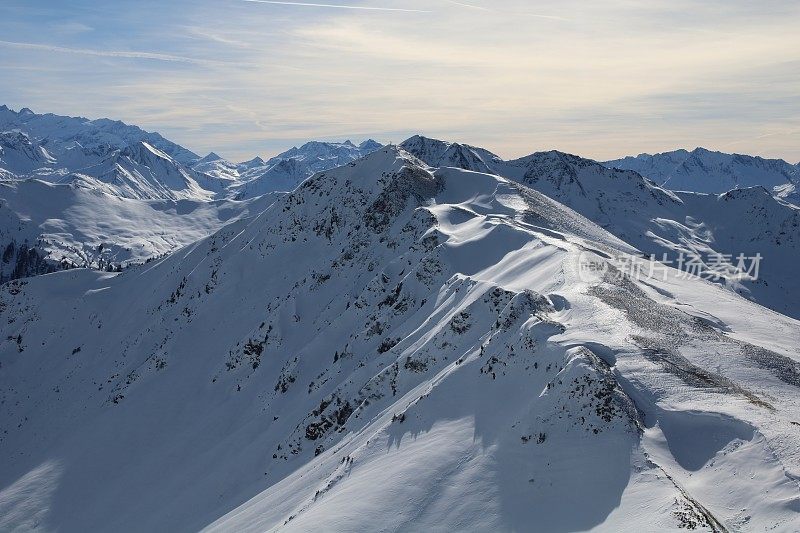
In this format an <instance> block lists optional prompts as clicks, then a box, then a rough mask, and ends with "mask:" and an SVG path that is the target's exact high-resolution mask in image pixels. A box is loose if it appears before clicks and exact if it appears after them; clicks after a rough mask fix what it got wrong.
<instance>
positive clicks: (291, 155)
mask: <svg viewBox="0 0 800 533" xmlns="http://www.w3.org/2000/svg"><path fill="white" fill-rule="evenodd" d="M381 146H382V145H381V144H380V143H378V142H376V141H373V140H372V139H368V140H366V141H364V142H362V143H361V144H359V145H355V144H353V143H352V142H350V141H345V142H343V143H331V142H321V141H311V142H307V143H305V144H304V145H302V146H300V147H299V148H298V147H294V148H291V149H290V150H287V151H285V152H283V153H281V154H278V155H276V156H275V157H272V158H270V159H269V160H268V161H267V162H263V161H260V164H259V162H258V161H256V160H251V161H247V162H245V163H240V164H239V165H238V167H239V174H238V175H239V179H240V182H239V183H237V184H235V185H233V186H232V187H231V191H232V192H233V194H234V196H235V197H236V198H238V199H245V198H254V197H256V196H260V195H262V194H267V193H271V192H279V191H284V192H286V191H291V190H292V189H294V188H295V187H297V185H299V184H300V182H302V181H303V180H304V179H306V178H308V177H309V176H311V175H312V174H314V173H316V172H322V171H325V170H328V169H331V168H335V167H339V166H342V165H346V164H348V163H350V162H352V161H355V160H356V159H359V158H361V157H363V156H365V155H367V154H370V153H372V152H374V151H375V150H378V149H379V148H381Z"/></svg>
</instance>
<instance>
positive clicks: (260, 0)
mask: <svg viewBox="0 0 800 533" xmlns="http://www.w3.org/2000/svg"><path fill="white" fill-rule="evenodd" d="M244 1H245V2H256V3H259V4H277V5H282V6H302V7H327V8H334V9H361V10H366V11H402V12H405V13H431V12H430V11H426V10H424V9H402V8H399V7H370V6H345V5H341V4H312V3H310V2H279V1H277V0H244Z"/></svg>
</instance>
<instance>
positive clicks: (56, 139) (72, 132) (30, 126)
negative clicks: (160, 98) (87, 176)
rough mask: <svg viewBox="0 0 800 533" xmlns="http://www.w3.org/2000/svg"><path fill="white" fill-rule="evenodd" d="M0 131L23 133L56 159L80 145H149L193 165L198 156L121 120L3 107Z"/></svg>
mask: <svg viewBox="0 0 800 533" xmlns="http://www.w3.org/2000/svg"><path fill="white" fill-rule="evenodd" d="M0 131H21V132H24V133H26V134H27V135H28V136H29V137H30V138H32V139H36V140H37V141H39V143H40V144H41V145H42V146H43V147H45V148H46V149H47V150H48V151H49V152H50V153H51V154H53V156H55V157H59V156H61V155H62V153H63V151H64V150H68V149H70V148H72V147H74V146H76V145H80V146H82V147H83V148H85V149H87V150H99V151H105V150H107V149H108V148H109V147H110V148H111V149H113V150H121V149H124V148H126V147H128V146H131V145H134V144H137V143H142V142H143V143H147V144H149V145H150V146H153V147H155V148H156V149H158V150H160V151H161V152H164V153H165V154H167V155H168V156H169V157H171V158H173V159H175V160H176V161H179V162H181V163H184V164H185V163H190V162H192V161H195V160H197V159H198V158H199V156H198V155H197V154H195V153H193V152H191V151H190V150H187V149H186V148H184V147H182V146H179V145H177V144H175V143H173V142H171V141H168V140H167V139H165V138H164V137H162V136H161V135H159V134H158V133H150V132H146V131H144V130H142V129H141V128H138V127H136V126H129V125H128V124H125V123H124V122H120V121H119V120H109V119H105V118H104V119H98V120H89V119H87V118H83V117H65V116H60V115H54V114H52V113H46V114H37V113H34V112H33V111H31V110H30V109H28V108H24V109H22V110H20V111H18V112H16V111H13V110H11V109H9V108H8V107H7V106H5V105H0Z"/></svg>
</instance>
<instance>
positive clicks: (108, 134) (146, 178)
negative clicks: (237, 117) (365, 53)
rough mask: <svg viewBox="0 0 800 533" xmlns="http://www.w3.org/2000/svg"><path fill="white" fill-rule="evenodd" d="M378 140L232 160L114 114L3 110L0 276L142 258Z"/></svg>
mask: <svg viewBox="0 0 800 533" xmlns="http://www.w3.org/2000/svg"><path fill="white" fill-rule="evenodd" d="M379 147H380V145H379V144H378V143H376V142H375V141H365V142H363V143H362V144H360V145H359V146H356V145H354V144H353V143H351V142H349V141H347V142H345V143H325V142H310V143H307V144H306V145H304V146H301V147H300V148H293V149H291V150H289V151H287V152H285V153H282V154H279V155H278V156H275V157H273V158H271V159H270V160H269V161H266V162H265V161H264V160H262V159H261V158H258V157H256V158H254V159H252V160H250V161H247V162H244V163H238V164H235V163H230V162H228V161H225V160H224V159H222V158H221V157H219V156H218V155H216V154H213V153H212V154H209V155H208V156H206V157H204V158H200V157H199V156H197V155H196V154H194V153H193V152H191V151H189V150H187V149H185V148H183V147H181V146H179V145H177V144H175V143H173V142H171V141H168V140H166V139H164V138H163V137H162V136H161V135H159V134H157V133H148V132H145V131H143V130H142V129H140V128H138V127H136V126H129V125H126V124H124V123H122V122H119V121H112V120H108V119H101V120H88V119H86V118H80V117H64V116H59V115H53V114H49V113H48V114H44V115H40V114H36V113H34V112H33V111H31V110H29V109H22V110H21V111H19V112H16V111H13V110H11V109H9V108H8V107H7V106H5V105H4V106H0V252H2V253H3V257H2V263H0V282H2V281H7V280H9V279H17V278H21V277H25V276H31V275H37V274H43V273H48V272H52V271H55V270H60V269H64V268H72V267H76V266H78V267H83V266H86V267H91V268H99V269H101V270H119V269H121V268H123V267H126V266H128V265H131V264H136V263H141V262H145V261H147V260H149V259H153V258H155V257H158V256H160V255H163V254H165V253H168V252H171V251H173V250H175V249H177V248H179V247H181V246H185V245H187V244H190V243H193V242H195V241H197V240H198V239H200V238H203V237H206V236H208V235H210V234H211V233H213V232H215V231H217V230H218V229H220V228H221V227H222V226H224V225H225V224H226V223H228V222H231V221H233V220H236V219H238V218H241V217H245V216H251V215H254V214H256V213H258V212H260V211H261V210H263V208H264V207H266V206H267V205H269V203H271V201H272V200H273V199H274V197H276V196H278V195H280V194H283V193H285V192H287V191H290V190H292V189H293V188H294V187H296V186H297V184H298V183H300V182H301V181H302V180H304V179H305V178H307V177H309V176H310V175H311V174H313V173H314V172H317V171H320V170H327V169H329V168H332V167H335V166H339V165H342V164H345V163H349V162H350V161H353V160H354V159H357V158H359V157H361V156H362V155H365V154H367V153H369V152H370V151H372V150H375V149H377V148H379Z"/></svg>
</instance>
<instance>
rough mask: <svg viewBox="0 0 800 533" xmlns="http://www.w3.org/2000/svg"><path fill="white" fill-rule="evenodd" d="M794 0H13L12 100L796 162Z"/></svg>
mask: <svg viewBox="0 0 800 533" xmlns="http://www.w3.org/2000/svg"><path fill="white" fill-rule="evenodd" d="M798 22H800V3H798V2H796V1H791V0H765V1H762V2H759V3H755V2H750V1H745V0H710V1H704V2H695V1H688V0H673V1H666V0H653V1H650V2H647V5H642V4H640V3H637V2H632V1H630V0H598V1H596V2H591V3H589V2H581V1H578V0H565V1H559V2H556V1H550V0H543V1H521V0H494V1H488V0H465V1H463V2H462V1H454V0H428V1H422V0H363V1H354V0H337V1H333V0H331V1H330V2H327V1H325V2H319V3H317V2H293V1H286V2H277V1H267V0H217V1H209V0H198V1H192V2H190V1H188V0H176V1H173V2H169V3H165V2H157V1H153V0H138V1H136V2H133V1H130V0H119V1H117V2H113V3H112V2H103V3H101V2H96V1H89V0H73V1H55V0H6V1H5V2H3V3H2V5H0V103H4V104H7V105H9V106H10V107H12V108H16V109H19V108H21V107H30V108H32V109H33V110H34V111H36V112H53V113H57V114H69V115H81V116H87V117H90V118H99V117H109V118H114V119H120V120H123V121H125V122H128V123H132V124H136V125H139V126H141V127H143V128H145V129H148V130H150V131H158V132H160V133H162V134H163V135H165V136H166V137H168V138H170V139H171V140H174V141H175V142H178V143H180V144H182V145H184V146H186V147H187V148H190V149H192V150H193V151H195V152H197V153H200V154H201V155H203V154H205V153H207V152H209V151H211V150H213V151H215V152H217V153H219V154H221V155H223V156H225V157H227V158H229V159H231V160H245V159H248V158H250V157H252V156H254V155H262V156H269V155H273V154H275V153H277V152H279V151H282V150H284V149H286V148H288V147H290V146H292V145H295V144H298V143H301V142H304V141H306V140H310V139H321V140H344V139H346V138H352V139H353V140H354V141H356V140H361V139H364V138H367V137H372V138H375V139H377V140H379V141H382V142H399V141H401V140H403V139H404V138H406V137H408V136H410V135H412V134H414V133H420V132H421V133H424V134H426V135H429V136H434V137H439V138H444V139H449V140H457V141H460V142H466V143H470V144H475V145H479V146H484V147H486V148H489V149H491V150H493V151H495V152H497V153H498V154H500V155H501V156H504V157H513V156H520V155H524V154H527V153H530V152H533V151H536V150H545V149H551V148H557V149H559V150H564V151H568V152H572V153H576V154H580V155H582V156H586V157H592V158H595V159H600V160H604V159H612V158H616V157H619V156H623V155H630V154H638V153H640V152H650V153H653V152H659V151H666V150H672V149H676V148H694V147H695V146H704V147H706V148H709V149H715V150H721V151H727V152H742V153H749V154H754V155H762V156H764V157H779V158H783V159H786V160H788V161H790V162H793V163H795V162H797V161H798V160H800V105H798V100H800V33H798V31H797V27H798Z"/></svg>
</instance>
